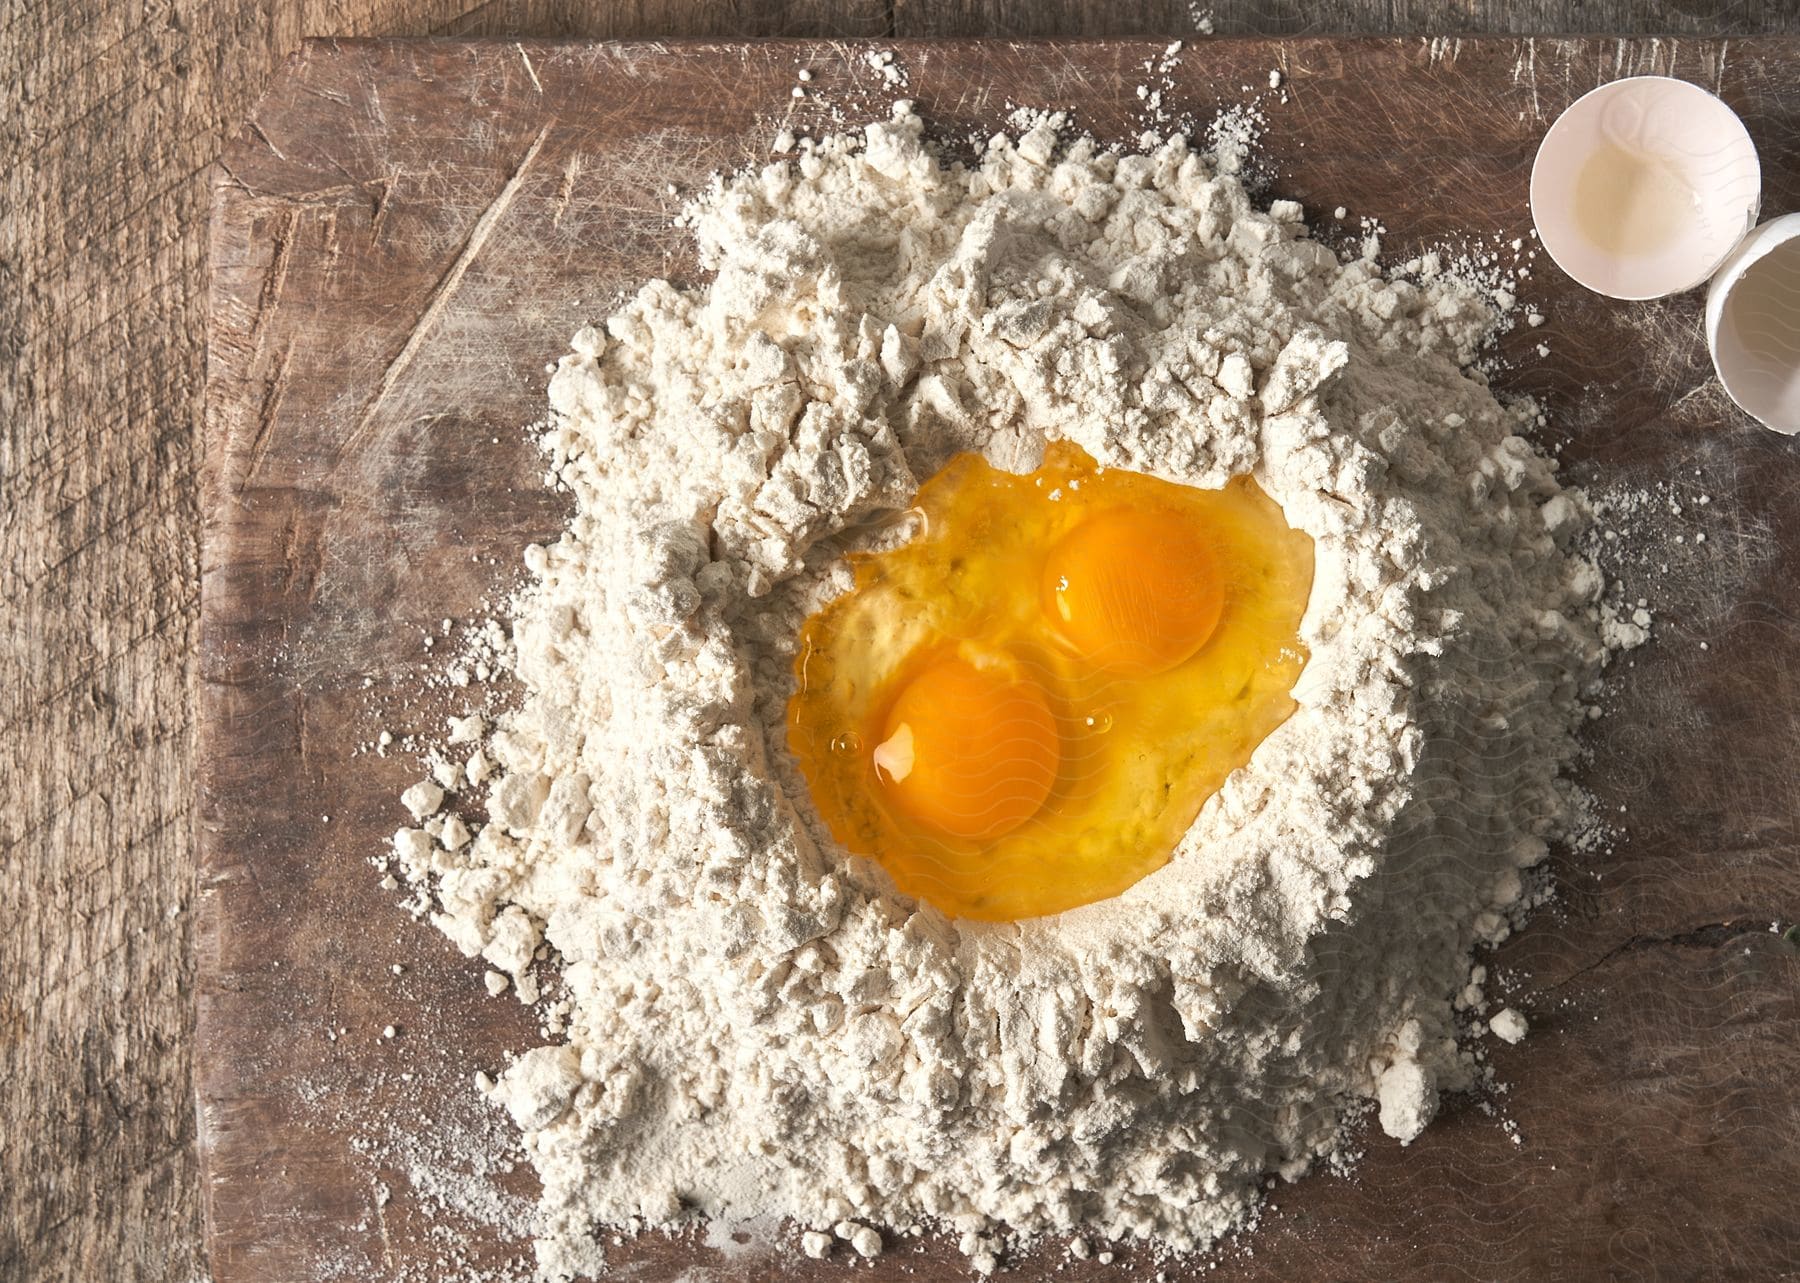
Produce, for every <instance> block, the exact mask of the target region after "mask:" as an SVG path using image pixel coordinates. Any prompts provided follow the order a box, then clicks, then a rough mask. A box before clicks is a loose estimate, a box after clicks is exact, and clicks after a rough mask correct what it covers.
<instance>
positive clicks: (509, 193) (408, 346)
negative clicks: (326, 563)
mask: <svg viewBox="0 0 1800 1283" xmlns="http://www.w3.org/2000/svg"><path fill="white" fill-rule="evenodd" d="M555 123H556V122H555V121H554V120H552V121H549V122H547V123H546V124H545V125H544V127H543V128H542V129H540V130H538V134H537V137H536V138H534V139H532V140H531V146H529V147H527V148H526V149H525V154H524V156H522V157H520V159H519V163H518V165H517V166H516V167H515V168H514V169H513V172H512V177H511V178H509V179H507V180H506V186H504V187H502V188H501V189H500V194H499V195H498V196H496V197H494V199H493V201H492V203H490V204H489V205H488V207H487V208H486V209H485V210H483V211H482V212H481V217H480V218H478V219H476V220H475V227H474V229H473V230H472V231H470V233H469V239H468V240H466V241H464V242H463V247H462V253H460V254H458V255H457V256H456V261H455V262H454V263H452V264H450V270H449V271H447V272H445V273H444V275H443V277H442V278H441V279H440V280H439V281H438V286H437V289H436V290H435V291H433V292H432V295H431V301H430V302H428V303H427V304H426V305H425V308H424V310H423V311H421V312H420V313H419V319H418V320H417V321H415V322H413V327H412V332H411V333H410V334H408V335H407V336H406V343H405V344H404V345H403V346H402V347H401V349H400V351H399V352H397V353H395V355H394V359H393V360H392V361H389V362H388V367H387V369H386V370H385V371H383V372H382V375H381V385H380V386H379V387H378V388H376V389H375V395H374V396H373V397H371V398H370V399H369V404H368V406H367V407H366V408H365V409H364V410H363V412H362V415H361V416H360V417H359V418H358V419H357V421H356V427H355V428H354V429H352V430H351V432H350V435H349V436H347V437H345V438H344V441H343V444H341V445H340V446H338V449H337V453H336V455H335V456H334V461H337V460H342V459H343V458H344V456H345V455H347V454H349V453H350V451H351V449H352V448H354V447H355V446H356V444H357V443H358V442H359V441H361V440H362V437H363V434H364V433H366V432H367V431H368V429H369V424H370V423H372V422H374V419H375V415H376V413H377V412H378V411H379V410H380V409H381V407H382V405H383V403H385V402H386V401H387V398H388V394H389V393H390V392H392V391H393V390H394V385H395V384H396V383H398V382H399V381H400V376H401V375H403V374H405V373H406V370H407V367H408V366H410V365H411V364H412V363H413V358H414V357H416V356H417V355H418V354H419V349H420V348H421V347H423V346H424V345H425V336H426V335H427V334H429V333H430V332H431V329H432V327H433V326H434V325H435V324H436V323H437V319H438V318H439V317H440V316H442V315H443V313H444V310H445V308H447V307H448V306H449V305H450V299H451V296H452V295H454V294H455V293H456V289H457V286H459V285H461V284H462V278H463V273H465V272H467V271H468V270H469V264H471V263H473V262H474V261H475V257H476V255H478V254H480V253H481V248H482V246H483V245H485V244H487V239H488V236H489V235H490V234H491V233H492V232H493V230H494V226H495V225H496V224H497V223H498V222H499V221H500V218H501V215H503V214H505V213H506V210H507V208H508V207H509V206H510V205H511V204H512V203H513V198H514V197H515V196H517V195H518V194H519V188H520V187H522V186H524V183H525V171H526V170H528V169H530V168H531V162H532V161H534V160H536V159H537V154H538V152H539V151H541V150H542V149H543V146H544V140H545V139H546V138H548V137H549V136H550V128H551V126H552V125H554V124H555Z"/></svg>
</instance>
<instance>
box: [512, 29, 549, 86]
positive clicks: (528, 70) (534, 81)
mask: <svg viewBox="0 0 1800 1283" xmlns="http://www.w3.org/2000/svg"><path fill="white" fill-rule="evenodd" d="M513 48H514V49H517V50H518V51H519V57H520V58H522V59H524V61H525V74H526V75H528V76H530V77H531V87H532V88H533V89H535V90H537V91H538V95H539V96H540V97H541V96H542V95H543V92H544V85H543V82H542V81H540V80H539V79H538V78H537V70H536V68H534V67H533V66H532V65H531V55H530V54H528V53H526V52H525V46H524V45H523V44H521V43H520V42H519V41H517V40H515V41H513Z"/></svg>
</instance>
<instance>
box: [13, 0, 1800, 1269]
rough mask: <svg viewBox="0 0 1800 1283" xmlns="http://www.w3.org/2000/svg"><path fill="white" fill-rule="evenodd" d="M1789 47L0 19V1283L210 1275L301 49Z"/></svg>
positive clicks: (1396, 27) (1105, 18)
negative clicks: (664, 43) (213, 967)
mask: <svg viewBox="0 0 1800 1283" xmlns="http://www.w3.org/2000/svg"><path fill="white" fill-rule="evenodd" d="M1208 13H1210V14H1211V15H1212V17H1213V20H1214V22H1215V25H1216V29H1217V30H1218V31H1219V32H1221V33H1244V32H1258V31H1263V32H1302V31H1368V32H1389V31H1431V32H1438V31H1456V32H1469V31H1482V30H1491V31H1515V32H1521V31H1605V32H1620V33H1622V32H1671V33H1676V34H1681V35H1700V34H1713V35H1731V36H1742V35H1752V34H1757V33H1763V32H1773V31H1782V30H1797V29H1800V13H1797V12H1796V7H1795V6H1794V5H1793V4H1792V3H1791V0H1597V2H1595V0H1589V2H1586V3H1584V2H1583V0H1520V2H1517V3H1505V2H1503V0H1478V2H1477V0H1472V2H1470V3H1458V4H1441V5H1440V4H1428V3H1407V2H1389V0H1323V2H1320V3H1312V2H1310V0H1308V2H1305V3H1302V0H1219V2H1217V3H1212V4H1208V5H1190V4H1185V3H1181V2H1180V0H1162V2H1160V3H1146V4H1142V5H1134V6H1123V5H1116V4H1104V3H1096V2H1095V0H892V2H891V3H889V2H887V0H745V2H743V3H734V4H723V3H711V2H709V0H629V2H627V0H487V2H485V3H479V2H475V0H305V2H293V0H277V2H276V3H272V4H267V5H258V6H250V5H244V4H240V3H236V2H235V0H140V2H136V3H121V2H119V0H19V2H18V3H15V4H12V5H9V6H8V7H7V9H6V12H5V14H4V16H3V17H0V67H3V68H4V75H0V143H3V147H4V151H3V152H0V154H3V155H4V156H5V158H6V159H7V161H8V163H7V164H6V165H5V166H4V167H0V356H3V358H4V359H3V360H0V603H4V607H5V609H4V611H3V612H0V639H3V641H0V726H3V727H4V728H5V732H6V734H5V736H4V739H3V741H0V744H3V747H0V798H3V799H4V800H5V802H6V803H7V804H6V805H5V806H3V807H0V904H4V905H5V910H4V916H3V917H0V924H3V925H4V927H5V929H4V930H0V973H4V975H5V977H6V982H5V985H4V987H3V988H0V1048H3V1049H4V1057H5V1064H6V1068H7V1072H6V1073H5V1075H4V1078H3V1080H0V1190H4V1197H0V1279H6V1280H13V1279H31V1280H36V1279H56V1278H69V1279H84V1280H85V1279H94V1278H110V1279H153V1280H177V1281H180V1280H194V1279H199V1278H201V1277H203V1276H204V1275H205V1273H206V1264H205V1258H204V1253H203V1250H202V1246H201V1241H200V1220H199V1217H200V1213H199V1197H198V1196H199V1183H198V1170H197V1165H196V1159H195V1153H194V1144H193V1141H194V1126H193V1114H192V1110H191V1108H190V1101H191V1092H192V1085H191V1084H192V1079H191V1072H192V1065H193V1054H192V1045H191V1033H192V1014H191V1006H192V981H193V966H192V957H191V944H192V926H191V921H192V915H191V912H190V910H191V907H192V901H193V887H194V861H193V842H192V827H193V808H192V806H191V804H190V797H191V795H192V786H193V750H192V747H191V737H192V730H193V712H192V699H193V690H194V680H195V672H196V666H195V661H194V655H195V640H196V631H195V625H196V618H197V610H198V552H197V523H198V506H197V498H196V493H197V491H196V487H197V481H196V478H197V470H198V451H199V444H198V443H199V431H198V429H199V423H200V397H201V373H202V360H203V343H204V337H205V333H204V329H205V283H206V248H205V239H204V230H205V219H206V212H207V204H208V167H209V165H210V163H211V162H212V160H213V158H214V157H215V156H216V155H217V154H218V151H219V147H220V145H221V141H222V139H223V138H224V136H225V135H226V133H227V132H228V131H229V130H230V129H232V128H234V127H235V126H236V125H237V124H238V122H240V121H241V120H242V119H243V118H244V116H245V115H246V113H247V112H248V111H249V109H250V106H251V104H252V103H253V102H254V101H255V100H256V98H257V96H258V95H259V94H260V93H261V92H262V89H263V87H264V86H265V84H266V83H267V81H268V78H269V76H270V74H271V73H272V71H273V70H274V68H275V67H277V66H278V65H279V64H280V63H281V61H282V60H283V59H284V58H285V57H286V56H288V55H289V54H290V53H291V52H292V51H293V50H294V49H295V48H296V47H297V45H298V43H299V41H300V38H301V37H302V36H303V35H345V36H350V35H374V34H385V35H426V34H445V35H508V36H512V35H519V36H533V35H536V36H558V35H561V36H582V37H629V36H639V37H642V36H681V35H710V36H728V35H729V36H736V35H815V36H817V35H868V36H883V35H894V34H899V35H925V34H932V35H945V36H965V35H993V34H1001V35H1007V34H1037V35H1054V34H1085V35H1105V34H1131V33H1154V34H1181V33H1186V32H1191V31H1192V29H1193V28H1194V26H1195V25H1196V22H1197V21H1198V20H1199V19H1200V18H1201V17H1203V16H1205V15H1206V14H1208Z"/></svg>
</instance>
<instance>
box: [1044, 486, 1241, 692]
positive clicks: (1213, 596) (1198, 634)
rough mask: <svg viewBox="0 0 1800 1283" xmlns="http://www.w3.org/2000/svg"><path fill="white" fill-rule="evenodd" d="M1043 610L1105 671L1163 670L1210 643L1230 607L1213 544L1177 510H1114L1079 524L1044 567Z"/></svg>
mask: <svg viewBox="0 0 1800 1283" xmlns="http://www.w3.org/2000/svg"><path fill="white" fill-rule="evenodd" d="M1043 601H1044V611H1045V613H1046V614H1048V615H1049V616H1050V618H1051V619H1053V620H1055V621H1056V623H1057V625H1058V626H1059V627H1060V628H1061V630H1062V632H1063V635H1064V636H1065V637H1067V638H1068V639H1069V641H1070V642H1071V643H1072V644H1073V645H1074V646H1075V648H1076V649H1077V650H1079V651H1080V652H1081V653H1082V654H1083V655H1085V656H1086V657H1087V658H1088V659H1089V661H1091V662H1092V663H1093V664H1095V665H1096V666H1097V667H1099V668H1104V669H1107V670H1109V671H1111V672H1114V673H1118V674H1120V675H1121V676H1125V677H1148V676H1150V675H1152V674H1154V673H1163V672H1167V671H1168V670H1169V669H1171V668H1173V667H1175V665H1177V664H1179V663H1181V662H1182V661H1183V660H1185V659H1187V658H1188V656H1190V655H1192V654H1193V653H1194V652H1195V651H1197V650H1199V649H1200V647H1202V646H1203V645H1205V644H1206V641H1207V639H1208V638H1209V637H1211V636H1212V635H1213V630H1214V629H1215V628H1217V627H1218V625H1219V615H1220V613H1221V612H1222V611H1223V610H1224V608H1225V587H1224V583H1223V581H1222V580H1221V579H1220V576H1219V568H1218V566H1217V565H1216V564H1215V562H1214V560H1213V555H1212V550H1211V548H1210V547H1208V544H1207V541H1206V540H1205V539H1204V538H1202V537H1201V535H1200V533H1199V532H1198V531H1197V530H1195V528H1194V526H1193V524H1192V523H1191V522H1184V521H1182V520H1181V519H1180V518H1179V517H1177V516H1176V515H1175V514H1173V513H1168V512H1155V511H1141V510H1135V509H1130V508H1114V509H1111V510H1110V511H1107V512H1102V513H1099V514H1098V515H1096V516H1093V517H1090V518H1089V519H1088V520H1086V521H1084V522H1082V523H1081V524H1080V525H1079V526H1076V527H1075V529H1074V530H1072V531H1070V532H1069V533H1068V534H1067V535H1065V536H1064V537H1063V538H1062V539H1061V540H1060V541H1059V542H1058V543H1057V545H1056V547H1055V548H1053V549H1052V550H1051V552H1050V555H1049V557H1048V558H1046V559H1045V563H1044V578H1043Z"/></svg>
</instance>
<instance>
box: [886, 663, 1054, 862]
mask: <svg viewBox="0 0 1800 1283" xmlns="http://www.w3.org/2000/svg"><path fill="white" fill-rule="evenodd" d="M1060 758H1061V750H1060V748H1059V746H1058V743H1057V731H1056V722H1055V719H1054V718H1052V717H1051V715H1050V707H1049V704H1048V703H1047V702H1046V701H1045V699H1044V693H1043V690H1042V689H1041V688H1040V687H1039V686H1038V684H1037V683H1036V682H1034V681H1032V680H1031V679H1030V678H1028V677H1023V676H1015V675H1011V674H1008V673H1006V672H1004V671H1001V670H998V669H995V668H991V667H990V668H978V667H976V666H975V665H974V664H972V663H970V662H969V661H967V660H965V659H961V658H951V659H946V660H941V661H939V662H937V663H934V664H932V665H931V666H930V667H928V668H926V669H925V670H924V671H923V672H921V673H920V674H919V675H918V676H917V677H915V678H913V679H912V680H911V681H910V682H908V683H907V684H906V686H905V688H904V689H902V690H901V692H900V694H899V696H898V698H896V699H895V700H894V706H893V708H891V709H890V710H889V711H888V715H887V718H886V726H885V734H884V736H883V738H882V741H881V743H880V744H878V745H876V747H875V749H874V751H873V753H872V754H871V760H872V761H873V763H874V766H875V771H876V776H877V778H878V779H880V781H881V784H882V787H883V788H884V789H885V790H886V791H887V793H888V795H889V796H890V797H891V798H892V799H893V801H894V804H895V805H896V806H898V807H899V808H900V809H901V810H903V811H905V812H906V813H907V814H909V815H911V816H912V817H913V818H914V819H916V820H919V821H921V822H923V823H925V824H928V825H930V826H931V827H932V828H934V829H936V830H938V831H939V832H941V833H945V834H948V835H949V836H951V837H956V838H963V839H967V840H970V841H986V840H989V839H992V838H997V837H999V836H1000V835H1001V834H1004V833H1010V832H1012V830H1014V829H1016V828H1018V827H1019V825H1021V824H1023V823H1024V822H1025V821H1026V820H1029V819H1030V818H1031V817H1032V816H1034V815H1036V814H1037V812H1038V810H1039V808H1041V807H1042V806H1043V805H1044V799H1045V798H1047V797H1049V796H1050V789H1051V786H1052V785H1053V784H1055V782H1056V768H1057V765H1058V762H1059V760H1060Z"/></svg>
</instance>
